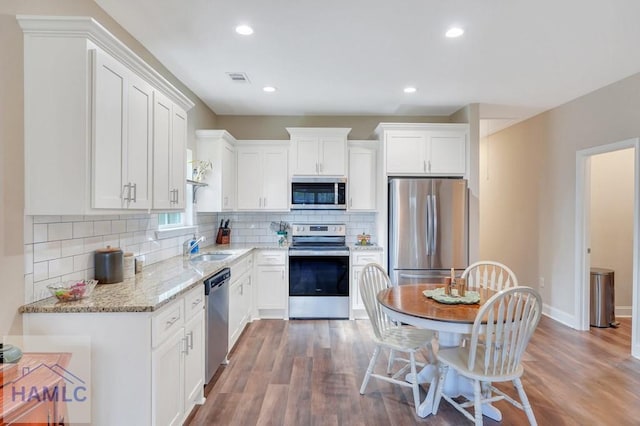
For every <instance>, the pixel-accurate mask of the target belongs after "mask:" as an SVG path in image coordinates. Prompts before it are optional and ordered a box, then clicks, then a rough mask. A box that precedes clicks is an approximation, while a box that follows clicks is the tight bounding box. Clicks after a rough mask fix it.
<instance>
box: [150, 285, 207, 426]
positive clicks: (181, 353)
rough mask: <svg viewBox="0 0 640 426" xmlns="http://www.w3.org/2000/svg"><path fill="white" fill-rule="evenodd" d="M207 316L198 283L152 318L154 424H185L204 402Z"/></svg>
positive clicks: (201, 290)
mask: <svg viewBox="0 0 640 426" xmlns="http://www.w3.org/2000/svg"><path fill="white" fill-rule="evenodd" d="M204 320H205V316H204V290H203V287H202V286H196V288H194V289H193V290H191V291H190V292H189V293H187V294H186V295H185V296H184V297H182V298H180V299H178V300H176V301H175V302H172V303H170V304H169V305H168V306H165V307H164V308H162V309H161V310H160V311H158V313H156V314H155V315H154V316H153V318H152V327H151V328H152V342H153V343H152V345H153V347H154V349H153V351H152V354H151V365H152V379H151V381H152V389H153V392H152V401H151V406H152V424H154V425H179V424H182V422H183V421H184V419H185V418H186V416H188V415H189V413H190V412H191V410H192V409H193V407H194V406H195V405H196V404H202V402H203V399H204V396H203V393H204ZM167 336H169V337H167Z"/></svg>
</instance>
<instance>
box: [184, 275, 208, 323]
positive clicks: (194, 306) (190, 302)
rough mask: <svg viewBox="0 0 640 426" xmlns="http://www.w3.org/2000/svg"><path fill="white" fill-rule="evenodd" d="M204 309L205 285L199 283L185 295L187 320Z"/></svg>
mask: <svg viewBox="0 0 640 426" xmlns="http://www.w3.org/2000/svg"><path fill="white" fill-rule="evenodd" d="M203 309H204V285H202V284H198V285H197V286H196V288H194V289H192V290H190V291H189V292H188V293H187V294H186V295H185V296H184V311H185V315H184V318H185V321H189V320H190V319H191V318H193V317H194V316H195V315H197V314H198V312H200V311H202V310H203Z"/></svg>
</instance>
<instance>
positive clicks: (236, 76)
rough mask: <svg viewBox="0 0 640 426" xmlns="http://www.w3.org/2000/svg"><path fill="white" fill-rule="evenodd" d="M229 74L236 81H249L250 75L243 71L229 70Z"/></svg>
mask: <svg viewBox="0 0 640 426" xmlns="http://www.w3.org/2000/svg"><path fill="white" fill-rule="evenodd" d="M227 75H228V76H229V78H230V79H231V81H233V82H235V83H249V77H247V74H245V73H243V72H228V73H227Z"/></svg>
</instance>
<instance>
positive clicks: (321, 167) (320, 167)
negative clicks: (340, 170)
mask: <svg viewBox="0 0 640 426" xmlns="http://www.w3.org/2000/svg"><path fill="white" fill-rule="evenodd" d="M320 173H322V163H320Z"/></svg>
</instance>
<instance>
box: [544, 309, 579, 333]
mask: <svg viewBox="0 0 640 426" xmlns="http://www.w3.org/2000/svg"><path fill="white" fill-rule="evenodd" d="M542 314H543V315H544V316H547V317H549V318H551V319H552V320H554V321H558V322H559V323H561V324H564V325H566V326H567V327H571V328H573V329H576V330H578V329H579V328H578V327H577V324H576V323H577V321H576V318H575V316H574V315H570V314H568V313H566V312H564V311H561V310H560V309H557V308H554V307H552V306H549V305H547V304H546V303H544V304H543V305H542Z"/></svg>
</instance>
